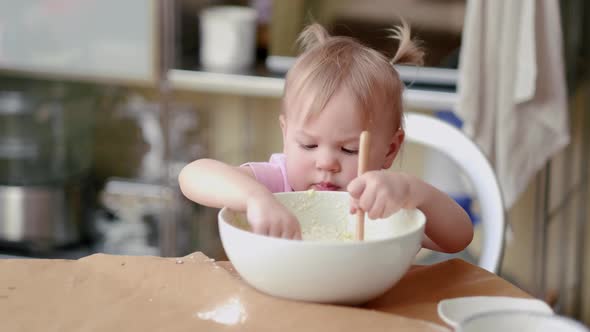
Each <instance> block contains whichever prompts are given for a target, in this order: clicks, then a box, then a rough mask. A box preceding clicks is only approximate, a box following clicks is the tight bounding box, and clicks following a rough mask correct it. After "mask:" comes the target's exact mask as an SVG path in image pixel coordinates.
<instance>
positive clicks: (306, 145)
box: [299, 144, 318, 150]
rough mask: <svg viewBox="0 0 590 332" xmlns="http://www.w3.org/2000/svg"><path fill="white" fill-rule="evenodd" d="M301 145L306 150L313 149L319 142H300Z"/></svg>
mask: <svg viewBox="0 0 590 332" xmlns="http://www.w3.org/2000/svg"><path fill="white" fill-rule="evenodd" d="M299 146H301V147H302V148H304V149H305V150H311V149H315V148H317V147H318V145H317V144H299Z"/></svg>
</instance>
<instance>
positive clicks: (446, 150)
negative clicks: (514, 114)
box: [404, 112, 506, 273]
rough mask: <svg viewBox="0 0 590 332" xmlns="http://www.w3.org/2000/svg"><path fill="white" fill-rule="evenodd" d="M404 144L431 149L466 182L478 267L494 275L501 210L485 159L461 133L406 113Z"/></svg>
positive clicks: (501, 229)
mask: <svg viewBox="0 0 590 332" xmlns="http://www.w3.org/2000/svg"><path fill="white" fill-rule="evenodd" d="M404 122H405V132H406V140H407V141H409V142H414V143H418V144H421V145H424V146H426V147H428V148H432V149H435V150H437V151H439V152H440V153H442V154H444V155H446V156H447V157H448V158H450V159H451V160H453V161H454V162H455V163H456V164H457V165H458V166H459V167H460V168H461V169H462V170H463V171H464V172H465V175H466V176H467V178H468V179H469V180H470V182H471V185H472V186H473V190H474V192H475V195H476V198H477V200H478V202H479V206H480V222H481V225H482V227H483V242H482V247H481V254H480V256H479V261H478V265H479V266H480V267H482V268H484V269H486V270H488V271H490V272H493V273H498V270H499V267H500V264H501V261H502V254H503V249H504V230H505V227H506V225H505V222H506V221H505V209H504V204H503V201H502V193H501V191H500V186H499V184H498V181H497V179H496V174H495V172H494V170H493V169H492V167H491V165H490V163H489V161H488V159H487V158H486V156H485V155H484V154H483V152H482V151H481V150H480V149H479V147H478V146H477V145H476V144H475V143H474V142H473V141H472V140H471V139H470V138H469V137H467V136H466V135H465V134H464V133H463V132H461V131H460V130H459V129H457V128H455V127H453V126H452V125H450V124H448V123H446V122H444V121H442V120H439V119H437V118H435V117H432V116H428V115H423V114H417V113H412V112H406V115H405V120H404Z"/></svg>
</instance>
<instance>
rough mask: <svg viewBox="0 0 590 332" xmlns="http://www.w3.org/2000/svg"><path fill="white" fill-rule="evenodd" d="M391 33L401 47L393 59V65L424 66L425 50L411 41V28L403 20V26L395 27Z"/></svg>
mask: <svg viewBox="0 0 590 332" xmlns="http://www.w3.org/2000/svg"><path fill="white" fill-rule="evenodd" d="M391 32H392V35H391V38H393V39H397V40H399V46H398V48H397V52H395V55H394V56H393V59H391V64H392V65H394V64H407V65H416V66H422V65H423V64H424V50H423V49H422V48H421V47H420V45H419V43H418V42H417V41H415V40H413V39H411V37H410V35H411V30H410V26H409V25H408V24H407V23H406V22H405V21H404V20H403V19H402V25H401V26H396V27H394V28H393V29H391Z"/></svg>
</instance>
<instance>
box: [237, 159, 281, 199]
mask: <svg viewBox="0 0 590 332" xmlns="http://www.w3.org/2000/svg"><path fill="white" fill-rule="evenodd" d="M241 167H250V169H251V170H252V172H253V173H254V177H255V178H256V180H257V181H258V182H260V183H261V184H263V185H264V186H265V187H266V188H267V189H268V190H269V191H270V192H272V193H277V192H284V191H285V188H284V180H283V173H282V171H281V167H280V165H277V164H274V163H268V162H250V163H245V164H243V165H241Z"/></svg>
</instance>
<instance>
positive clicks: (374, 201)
mask: <svg viewBox="0 0 590 332" xmlns="http://www.w3.org/2000/svg"><path fill="white" fill-rule="evenodd" d="M410 183H411V182H410V178H409V176H407V175H405V174H402V173H395V172H391V171H387V170H380V171H369V172H366V173H365V174H363V175H361V176H359V177H357V178H356V179H354V180H352V181H351V182H350V183H349V184H348V187H347V190H348V192H349V193H350V195H351V196H352V200H351V203H350V213H356V211H357V210H358V209H359V208H360V209H362V210H363V211H365V212H367V214H368V215H369V218H371V219H377V218H386V217H389V216H390V215H392V214H393V213H395V212H397V211H398V210H399V209H401V208H414V207H415V206H411V205H412V199H411V197H410V194H411V190H410V189H411V185H410Z"/></svg>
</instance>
